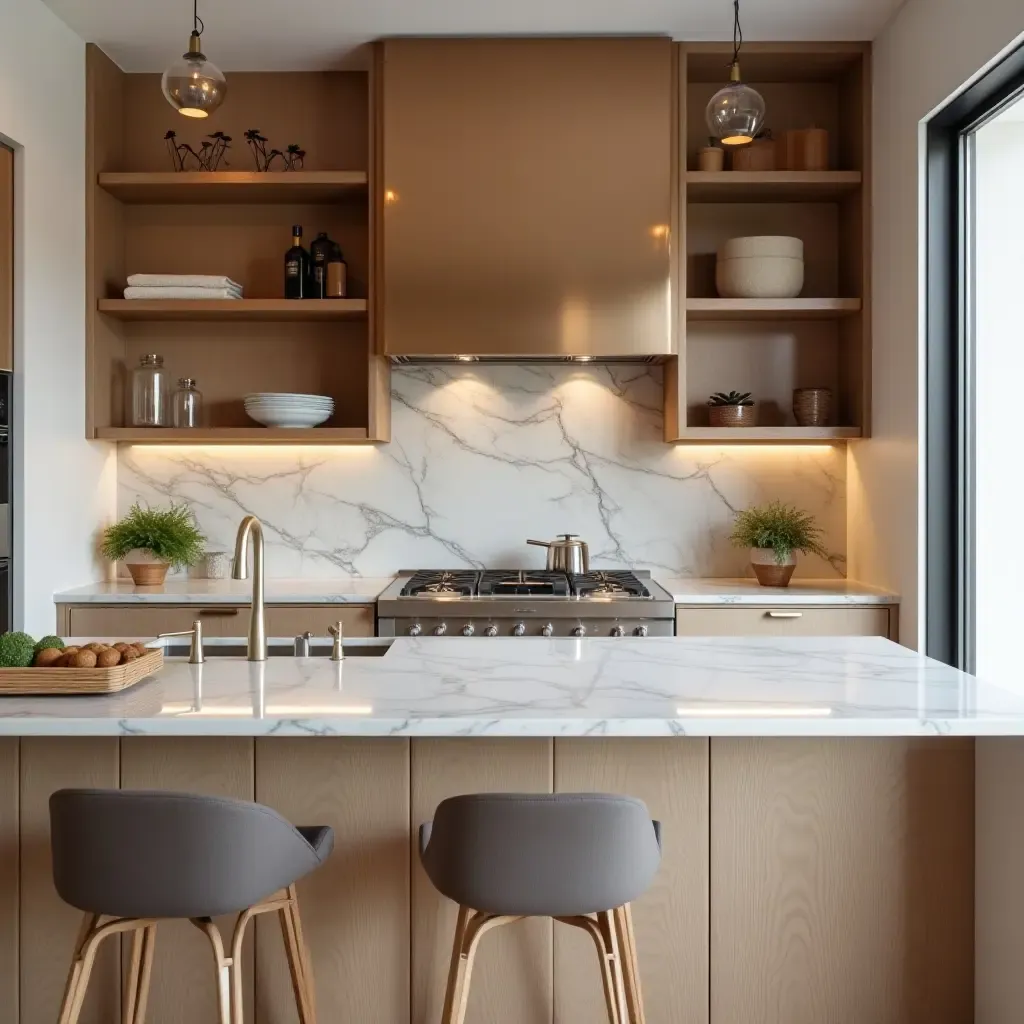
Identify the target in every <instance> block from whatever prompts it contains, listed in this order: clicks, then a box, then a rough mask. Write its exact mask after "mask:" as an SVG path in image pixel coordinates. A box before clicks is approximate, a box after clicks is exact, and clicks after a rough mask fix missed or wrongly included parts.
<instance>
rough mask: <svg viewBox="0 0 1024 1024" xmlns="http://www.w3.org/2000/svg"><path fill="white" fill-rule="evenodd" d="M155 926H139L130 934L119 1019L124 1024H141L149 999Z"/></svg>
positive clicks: (144, 1017)
mask: <svg viewBox="0 0 1024 1024" xmlns="http://www.w3.org/2000/svg"><path fill="white" fill-rule="evenodd" d="M155 939H156V925H149V926H148V927H146V926H144V925H143V926H140V927H138V928H136V929H135V931H134V932H132V950H131V961H130V965H129V968H128V979H127V981H126V982H125V987H124V1001H123V1003H122V1006H121V1019H122V1021H123V1022H124V1024H143V1022H144V1021H145V1019H146V1002H147V999H148V997H149V979H150V977H151V975H152V973H153V943H154V941H155Z"/></svg>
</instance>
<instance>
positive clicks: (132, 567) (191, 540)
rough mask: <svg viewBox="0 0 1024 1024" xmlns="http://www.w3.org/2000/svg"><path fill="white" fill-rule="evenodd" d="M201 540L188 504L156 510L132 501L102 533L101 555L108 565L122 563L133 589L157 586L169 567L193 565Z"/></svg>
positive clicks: (200, 554)
mask: <svg viewBox="0 0 1024 1024" xmlns="http://www.w3.org/2000/svg"><path fill="white" fill-rule="evenodd" d="M205 540H206V538H205V537H204V536H203V535H202V534H201V533H200V532H199V527H198V526H197V525H196V517H195V514H194V513H193V512H192V509H190V508H189V507H188V505H185V504H182V505H175V504H173V503H172V505H171V507H170V508H168V509H159V508H148V507H146V508H143V507H142V506H141V505H140V504H139V503H138V502H135V504H134V505H132V507H131V508H130V509H129V510H128V514H127V515H126V516H125V517H124V518H123V519H121V520H120V521H119V522H117V523H114V525H113V526H109V527H107V529H106V530H104V531H103V554H104V556H105V557H106V558H109V559H110V560H111V561H112V562H121V561H123V562H124V563H125V565H126V566H127V567H128V571H129V572H130V573H131V575H132V579H133V580H134V581H135V585H136V586H137V587H158V586H160V585H161V584H162V583H163V582H164V580H165V579H166V578H167V570H168V569H170V568H171V566H174V567H175V568H176V569H177V568H183V567H184V566H187V565H195V563H196V562H198V561H199V559H200V558H201V557H202V554H203V544H204V542H205Z"/></svg>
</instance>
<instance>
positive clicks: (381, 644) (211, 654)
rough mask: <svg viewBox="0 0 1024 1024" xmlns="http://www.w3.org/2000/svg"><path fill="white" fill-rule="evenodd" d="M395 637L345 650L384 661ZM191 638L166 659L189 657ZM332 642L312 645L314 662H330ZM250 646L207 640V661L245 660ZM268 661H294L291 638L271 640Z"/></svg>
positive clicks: (168, 650) (360, 640)
mask: <svg viewBox="0 0 1024 1024" xmlns="http://www.w3.org/2000/svg"><path fill="white" fill-rule="evenodd" d="M393 639H394V638H393V637H353V638H352V639H351V640H346V641H345V642H344V644H343V650H344V652H345V657H346V658H382V657H383V656H384V655H385V654H387V652H388V650H389V649H390V647H391V644H392V642H393ZM189 643H190V641H189V640H188V638H187V637H186V638H184V639H183V640H178V639H174V640H169V641H167V642H166V645H165V647H164V655H165V656H166V657H168V658H187V657H188V655H189ZM331 644H332V641H331V638H330V637H313V638H312V639H311V640H310V641H309V656H310V657H311V658H329V657H330V656H331ZM246 653H247V646H246V641H245V638H244V637H206V638H205V639H204V640H203V654H204V655H205V656H206V657H207V658H244V657H245V656H246ZM267 657H269V658H294V657H295V641H294V639H293V638H291V637H268V638H267Z"/></svg>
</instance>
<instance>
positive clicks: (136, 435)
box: [96, 427, 369, 444]
mask: <svg viewBox="0 0 1024 1024" xmlns="http://www.w3.org/2000/svg"><path fill="white" fill-rule="evenodd" d="M96 436H97V437H98V438H99V439H100V440H102V441H118V442H120V443H121V444H362V443H365V442H366V441H367V440H369V437H368V435H367V432H366V430H364V429H363V428H361V427H311V428H308V429H306V428H297V429H275V428H272V427H207V428H204V429H197V430H174V429H172V428H166V429H160V428H156V429H146V428H144V427H100V428H99V429H98V430H97V432H96Z"/></svg>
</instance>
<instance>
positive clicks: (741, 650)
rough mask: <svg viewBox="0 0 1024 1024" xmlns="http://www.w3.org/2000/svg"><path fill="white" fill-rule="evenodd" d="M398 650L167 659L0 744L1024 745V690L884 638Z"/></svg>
mask: <svg viewBox="0 0 1024 1024" xmlns="http://www.w3.org/2000/svg"><path fill="white" fill-rule="evenodd" d="M232 642H234V641H232ZM223 643H228V641H223ZM389 643H390V645H391V646H390V649H389V650H388V651H387V653H386V654H385V655H384V656H383V657H348V658H347V659H346V660H345V661H343V662H340V663H334V662H331V661H329V660H328V659H326V658H307V659H294V658H290V657H274V658H271V659H269V660H268V661H266V662H263V663H249V662H247V661H245V660H244V659H242V658H237V657H236V658H223V657H209V658H208V660H207V662H206V664H204V665H201V666H193V665H189V664H188V663H187V662H185V661H183V660H180V659H169V660H168V661H167V664H166V665H165V668H164V670H163V671H162V672H161V673H160V674H158V675H157V676H155V677H153V678H151V679H149V680H147V681H144V682H142V683H140V684H139V685H138V686H136V687H134V688H132V689H130V690H127V691H125V692H124V693H121V694H115V695H111V696H104V697H30V698H26V697H0V735H7V736H118V735H137V734H141V735H152V736H161V735H162V736H271V735H272V736H553V737H559V736H634V737H636V736H944V735H958V736H1018V735H1024V689H1022V690H1021V691H1020V692H1014V691H1011V690H1009V689H1003V688H1001V687H997V686H993V685H990V684H986V683H982V682H979V681H978V680H976V679H974V678H973V677H971V676H968V675H965V674H964V673H962V672H958V671H956V670H954V669H951V668H949V667H947V666H945V665H942V664H940V663H939V662H937V661H932V660H930V659H928V658H925V657H923V656H921V655H918V654H915V653H914V652H913V651H910V650H908V649H907V648H905V647H900V646H898V645H897V644H894V643H892V642H890V641H888V640H884V639H881V638H879V637H844V638H811V637H805V638H797V637H784V638H777V639H754V638H738V637H737V638H733V637H730V638H721V639H713V638H672V637H665V638H661V637H657V638H645V639H639V638H637V639H633V638H628V637H626V638H622V639H612V638H588V639H580V640H577V639H571V638H552V639H543V638H540V637H536V638H533V637H531V638H522V639H520V638H494V639H490V638H473V639H465V638H461V637H429V638H416V639H410V638H404V637H403V638H399V639H397V640H395V641H391V642H389V641H381V640H372V639H371V640H364V641H354V642H353V644H352V646H353V647H358V646H359V645H360V644H362V645H365V646H366V647H377V648H378V649H379V648H380V647H386V646H387V645H388V644H389ZM214 646H216V645H211V647H210V650H211V651H212V649H213V647H214ZM347 646H348V645H347Z"/></svg>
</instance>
